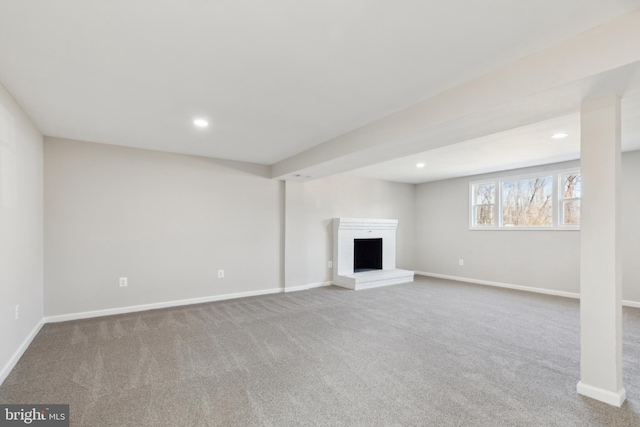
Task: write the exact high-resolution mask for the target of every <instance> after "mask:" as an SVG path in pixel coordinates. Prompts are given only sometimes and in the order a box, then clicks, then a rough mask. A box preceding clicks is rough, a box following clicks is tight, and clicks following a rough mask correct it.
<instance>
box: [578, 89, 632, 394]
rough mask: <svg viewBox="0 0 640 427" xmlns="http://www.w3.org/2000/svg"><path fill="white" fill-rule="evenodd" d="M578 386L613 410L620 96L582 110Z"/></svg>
mask: <svg viewBox="0 0 640 427" xmlns="http://www.w3.org/2000/svg"><path fill="white" fill-rule="evenodd" d="M580 114H581V118H580V121H581V170H582V205H581V225H580V228H581V231H580V354H581V356H580V382H579V383H578V393H580V394H582V395H585V396H589V397H591V398H594V399H598V400H600V401H603V402H605V403H608V404H610V405H614V406H621V405H622V403H623V402H624V400H625V396H626V393H625V390H624V388H623V387H622V280H621V254H620V246H621V245H620V243H621V235H620V217H621V208H620V207H621V205H620V200H621V197H620V194H621V190H620V188H621V187H620V185H621V174H620V161H621V155H620V98H619V97H618V96H617V95H606V96H603V97H600V98H596V99H590V100H586V101H584V102H583V103H582V107H581V111H580Z"/></svg>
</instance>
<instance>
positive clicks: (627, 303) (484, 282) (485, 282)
mask: <svg viewBox="0 0 640 427" xmlns="http://www.w3.org/2000/svg"><path fill="white" fill-rule="evenodd" d="M415 274H417V275H419V276H427V277H435V278H437V279H447V280H456V281H458V282H467V283H475V284H477V285H486V286H495V287H498V288H507V289H516V290H518V291H526V292H535V293H538V294H546V295H555V296H559V297H566V298H575V299H580V294H579V293H576V292H564V291H555V290H553V289H543V288H534V287H531V286H522V285H511V284H509V283H500V282H491V281H489V280H478V279H469V278H466V277H458V276H448V275H446V274H436V273H428V272H426V271H416V272H415ZM622 305H623V306H625V307H635V308H640V302H637V301H630V300H622Z"/></svg>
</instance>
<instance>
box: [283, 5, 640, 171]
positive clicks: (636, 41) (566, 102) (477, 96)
mask: <svg viewBox="0 0 640 427" xmlns="http://www.w3.org/2000/svg"><path fill="white" fill-rule="evenodd" d="M637 46H640V10H637V11H635V12H632V13H630V14H627V15H625V16H622V17H620V18H617V19H615V20H613V21H611V22H609V23H607V24H603V25H600V26H598V27H595V28H593V29H591V30H589V31H587V32H585V33H582V34H579V35H577V36H575V37H572V38H570V39H568V40H566V41H564V42H562V43H559V44H557V45H554V46H552V47H549V48H547V49H545V50H542V51H540V52H538V53H536V54H533V55H530V56H528V57H526V58H523V59H521V60H519V61H516V62H514V63H512V64H510V65H508V66H505V67H503V68H500V69H498V70H495V71H493V72H491V73H488V74H485V75H483V76H480V77H478V78H476V79H474V80H471V81H469V82H467V83H464V84H462V85H459V86H457V87H454V88H452V89H450V90H447V91H445V92H442V93H440V94H438V95H436V96H433V97H431V98H428V99H426V100H424V101H422V102H420V103H418V104H416V105H413V106H411V107H408V108H406V109H404V110H401V111H399V112H397V113H395V114H392V115H389V116H387V117H384V118H382V119H379V120H377V121H374V122H372V123H370V124H368V125H365V126H362V127H360V128H358V129H355V130H353V131H351V132H348V133H346V134H343V135H341V136H338V137H336V138H333V139H331V140H329V141H326V142H324V143H321V144H319V145H317V146H315V147H312V148H310V149H308V150H305V151H303V152H301V153H299V154H296V155H294V156H291V157H289V158H287V159H284V160H282V161H280V162H278V163H275V164H274V165H272V167H271V171H272V177H273V178H278V179H296V180H306V179H314V178H319V177H322V176H327V175H332V174H336V173H342V172H347V171H349V170H353V169H356V168H360V167H364V166H369V165H372V164H376V163H380V162H383V161H386V160H390V159H393V158H398V157H403V156H407V155H411V154H416V153H419V152H422V151H427V150H430V149H433V148H437V147H441V146H443V145H448V144H454V143H458V142H462V141H465V140H468V139H472V138H477V137H481V136H485V135H489V134H491V133H495V132H500V131H504V130H508V129H513V128H515V127H519V126H524V125H527V124H531V123H535V122H537V121H540V120H545V119H548V118H551V117H555V116H558V115H563V114H569V113H571V112H575V111H577V110H578V109H579V106H580V102H581V101H582V100H583V99H584V98H586V97H587V96H593V95H594V92H598V91H611V90H615V91H617V92H618V93H620V94H621V95H624V94H627V93H628V92H629V91H633V90H637V87H638V80H640V79H639V78H638V74H639V68H640V67H639V64H640V49H638V48H637Z"/></svg>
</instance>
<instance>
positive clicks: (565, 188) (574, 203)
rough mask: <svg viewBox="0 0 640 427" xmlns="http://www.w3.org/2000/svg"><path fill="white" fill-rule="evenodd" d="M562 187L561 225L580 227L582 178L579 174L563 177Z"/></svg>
mask: <svg viewBox="0 0 640 427" xmlns="http://www.w3.org/2000/svg"><path fill="white" fill-rule="evenodd" d="M560 185H561V187H560V206H561V210H560V213H561V217H560V224H561V225H580V190H581V186H582V176H581V175H580V174H579V173H568V174H564V175H561V179H560Z"/></svg>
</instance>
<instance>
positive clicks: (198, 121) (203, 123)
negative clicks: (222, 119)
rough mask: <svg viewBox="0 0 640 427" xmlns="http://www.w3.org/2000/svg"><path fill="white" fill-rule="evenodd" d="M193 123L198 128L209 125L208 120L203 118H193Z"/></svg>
mask: <svg viewBox="0 0 640 427" xmlns="http://www.w3.org/2000/svg"><path fill="white" fill-rule="evenodd" d="M193 124H194V125H196V126H197V127H199V128H206V127H207V126H209V122H208V121H206V120H205V119H195V120H194V121H193Z"/></svg>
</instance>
